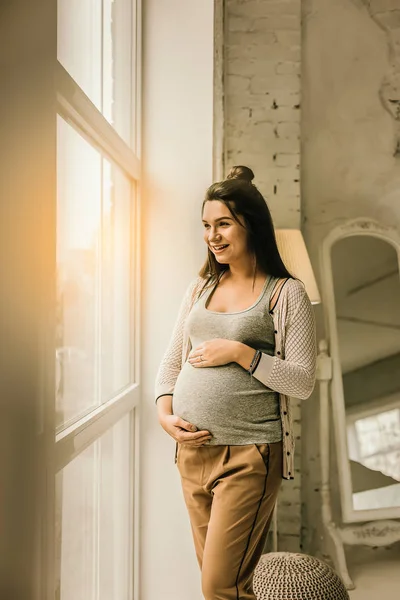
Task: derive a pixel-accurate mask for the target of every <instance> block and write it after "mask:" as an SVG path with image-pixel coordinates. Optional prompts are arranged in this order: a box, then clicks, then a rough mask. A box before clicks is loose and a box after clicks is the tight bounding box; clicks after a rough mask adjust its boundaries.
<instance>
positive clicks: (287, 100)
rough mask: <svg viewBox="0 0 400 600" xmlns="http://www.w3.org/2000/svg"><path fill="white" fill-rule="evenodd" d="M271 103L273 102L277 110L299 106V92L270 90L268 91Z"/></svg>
mask: <svg viewBox="0 0 400 600" xmlns="http://www.w3.org/2000/svg"><path fill="white" fill-rule="evenodd" d="M270 95H271V98H272V101H275V103H276V105H277V106H278V108H281V107H288V106H290V107H291V108H293V107H295V106H298V105H299V104H300V91H294V90H286V89H281V90H272V89H271V91H270Z"/></svg>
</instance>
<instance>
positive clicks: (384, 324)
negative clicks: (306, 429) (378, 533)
mask: <svg viewBox="0 0 400 600" xmlns="http://www.w3.org/2000/svg"><path fill="white" fill-rule="evenodd" d="M332 271H333V285H334V293H335V303H336V318H337V329H338V340H339V353H340V363H341V368H342V375H343V392H344V401H345V413H346V423H345V424H344V426H345V427H346V430H347V446H348V460H349V463H350V472H351V480H352V498H353V509H354V510H371V509H378V508H390V507H398V506H400V274H399V264H398V258H397V253H396V250H395V248H394V246H393V245H392V244H390V243H388V242H386V241H384V240H382V239H380V238H377V237H374V236H372V235H354V236H350V237H347V238H343V239H340V240H339V241H337V242H336V243H335V244H334V245H333V247H332Z"/></svg>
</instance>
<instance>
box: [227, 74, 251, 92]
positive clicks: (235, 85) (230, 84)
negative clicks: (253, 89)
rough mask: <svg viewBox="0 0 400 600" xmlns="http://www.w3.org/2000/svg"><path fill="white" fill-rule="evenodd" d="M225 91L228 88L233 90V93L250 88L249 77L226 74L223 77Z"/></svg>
mask: <svg viewBox="0 0 400 600" xmlns="http://www.w3.org/2000/svg"><path fill="white" fill-rule="evenodd" d="M225 82H226V87H227V92H228V93H229V89H232V90H234V93H235V94H238V93H240V92H245V91H246V90H249V89H250V82H251V79H250V77H243V76H242V75H229V74H228V75H227V76H226V78H225Z"/></svg>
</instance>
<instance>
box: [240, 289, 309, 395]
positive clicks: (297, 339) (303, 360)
mask: <svg viewBox="0 0 400 600" xmlns="http://www.w3.org/2000/svg"><path fill="white" fill-rule="evenodd" d="M285 287H286V286H285ZM284 293H285V291H284ZM287 293H289V294H290V293H292V295H294V296H298V295H299V290H298V289H296V290H294V294H293V291H290V286H289V287H288V291H287ZM288 307H289V308H288V321H287V323H286V341H285V348H283V352H282V349H280V348H277V349H276V351H277V352H281V353H282V356H284V357H285V358H284V360H282V359H281V358H280V357H279V356H270V355H268V354H264V353H263V354H262V355H261V359H260V361H259V363H258V366H257V367H256V369H255V370H254V371H253V377H255V378H256V379H258V380H259V381H261V383H263V384H264V385H265V386H266V387H268V388H270V389H272V390H274V391H276V392H279V393H281V394H285V395H287V396H292V397H294V398H300V399H302V400H305V399H306V398H308V397H309V396H310V394H311V392H312V391H313V389H314V383H315V369H316V355H317V351H316V335H315V318H314V313H313V309H312V305H311V302H310V300H309V298H308V296H307V294H306V292H305V291H304V290H301V293H300V297H299V298H297V301H296V304H295V305H293V301H292V302H291V301H290V298H289V299H288ZM242 346H243V347H242ZM253 357H254V349H253V348H249V347H248V346H245V345H244V344H242V345H241V346H240V347H239V349H238V354H237V360H236V362H238V363H239V364H240V365H241V366H242V367H243V368H244V369H248V368H249V366H250V362H251V360H252V358H253Z"/></svg>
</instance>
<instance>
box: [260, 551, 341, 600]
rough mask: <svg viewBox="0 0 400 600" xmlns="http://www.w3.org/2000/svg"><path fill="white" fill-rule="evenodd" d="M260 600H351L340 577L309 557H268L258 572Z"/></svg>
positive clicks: (276, 554)
mask: <svg viewBox="0 0 400 600" xmlns="http://www.w3.org/2000/svg"><path fill="white" fill-rule="evenodd" d="M253 589H254V593H255V595H256V598H257V600H349V594H348V592H347V590H346V588H345V586H344V583H343V582H342V580H341V579H340V577H339V575H337V573H336V572H335V571H334V570H333V569H332V568H331V567H330V566H329V565H327V564H326V563H325V562H323V561H322V560H319V559H317V558H315V557H313V556H308V555H307V554H296V553H291V552H271V553H270V554H264V555H263V556H262V557H261V559H260V561H259V562H258V565H257V567H256V570H255V572H254V578H253Z"/></svg>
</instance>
